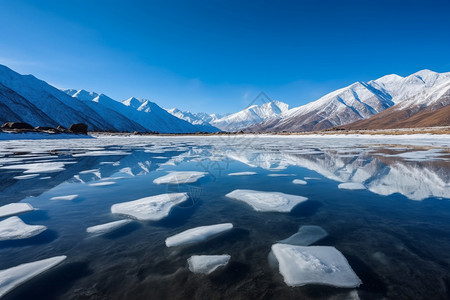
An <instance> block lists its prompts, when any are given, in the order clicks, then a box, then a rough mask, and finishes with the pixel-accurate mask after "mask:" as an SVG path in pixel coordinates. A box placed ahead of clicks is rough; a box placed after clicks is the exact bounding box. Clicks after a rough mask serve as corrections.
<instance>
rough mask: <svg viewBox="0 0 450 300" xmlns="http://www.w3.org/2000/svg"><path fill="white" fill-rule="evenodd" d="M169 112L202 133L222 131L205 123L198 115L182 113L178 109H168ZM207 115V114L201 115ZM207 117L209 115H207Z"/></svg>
mask: <svg viewBox="0 0 450 300" xmlns="http://www.w3.org/2000/svg"><path fill="white" fill-rule="evenodd" d="M167 112H169V113H170V114H171V115H174V116H175V117H177V118H179V119H182V120H185V121H187V122H189V123H191V124H192V125H194V126H195V127H197V129H198V130H199V131H201V132H218V131H220V129H219V128H216V127H214V126H212V125H211V124H209V123H208V122H205V121H203V119H202V118H201V117H198V116H197V115H196V114H194V113H191V112H189V111H181V110H179V109H177V108H171V109H167ZM201 114H205V113H201ZM205 115H207V114H205Z"/></svg>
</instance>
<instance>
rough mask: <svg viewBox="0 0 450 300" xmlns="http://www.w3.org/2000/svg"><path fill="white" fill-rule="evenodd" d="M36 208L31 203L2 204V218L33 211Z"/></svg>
mask: <svg viewBox="0 0 450 300" xmlns="http://www.w3.org/2000/svg"><path fill="white" fill-rule="evenodd" d="M33 210H34V208H33V206H32V205H31V204H29V203H10V204H6V205H3V206H0V218H4V217H9V216H13V215H17V214H22V213H26V212H29V211H33Z"/></svg>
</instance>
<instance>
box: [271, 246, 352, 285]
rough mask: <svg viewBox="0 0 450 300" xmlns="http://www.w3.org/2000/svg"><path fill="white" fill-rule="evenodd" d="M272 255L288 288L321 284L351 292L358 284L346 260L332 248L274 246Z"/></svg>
mask: <svg viewBox="0 0 450 300" xmlns="http://www.w3.org/2000/svg"><path fill="white" fill-rule="evenodd" d="M272 252H273V254H274V255H275V257H276V258H277V260H278V263H279V271H280V273H281V275H282V276H283V277H284V281H285V282H286V284H287V285H289V286H302V285H306V284H323V285H330V286H335V287H343V288H353V287H358V286H359V285H360V284H361V280H360V279H359V278H358V276H357V275H356V274H355V272H354V271H353V270H352V268H351V267H350V265H349V264H348V262H347V259H346V258H345V257H344V255H342V253H341V252H339V251H338V250H337V249H336V248H334V247H329V246H309V247H304V246H292V245H285V244H275V245H272Z"/></svg>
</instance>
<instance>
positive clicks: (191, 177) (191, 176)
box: [153, 171, 208, 184]
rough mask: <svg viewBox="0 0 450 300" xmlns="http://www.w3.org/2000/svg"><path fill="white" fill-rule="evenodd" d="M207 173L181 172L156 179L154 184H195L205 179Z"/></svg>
mask: <svg viewBox="0 0 450 300" xmlns="http://www.w3.org/2000/svg"><path fill="white" fill-rule="evenodd" d="M206 174H208V173H207V172H197V171H180V172H171V173H169V174H167V175H165V176H162V177H159V178H156V179H155V180H153V183H156V184H164V183H167V184H184V183H193V182H196V181H197V180H199V179H200V178H202V177H204V176H205V175H206Z"/></svg>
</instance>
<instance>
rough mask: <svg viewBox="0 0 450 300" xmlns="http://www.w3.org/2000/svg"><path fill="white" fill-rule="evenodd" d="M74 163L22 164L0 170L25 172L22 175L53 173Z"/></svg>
mask: <svg viewBox="0 0 450 300" xmlns="http://www.w3.org/2000/svg"><path fill="white" fill-rule="evenodd" d="M72 163H75V162H43V163H34V164H22V165H11V166H4V167H0V169H8V170H25V171H24V172H23V173H24V174H30V173H53V172H60V171H64V170H65V168H64V165H66V164H72Z"/></svg>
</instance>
